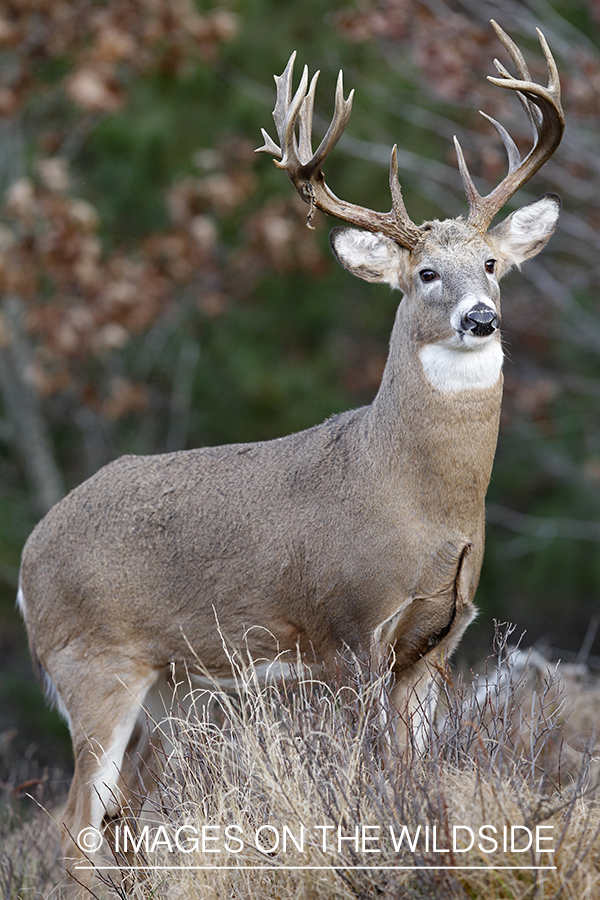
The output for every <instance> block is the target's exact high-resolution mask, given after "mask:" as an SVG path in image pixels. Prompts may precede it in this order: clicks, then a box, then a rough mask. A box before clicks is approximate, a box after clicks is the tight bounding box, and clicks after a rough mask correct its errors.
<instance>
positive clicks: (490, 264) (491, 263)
mask: <svg viewBox="0 0 600 900" xmlns="http://www.w3.org/2000/svg"><path fill="white" fill-rule="evenodd" d="M495 268H496V260H495V259H486V261H485V271H486V272H489V273H490V275H492V274H493V272H494V269H495Z"/></svg>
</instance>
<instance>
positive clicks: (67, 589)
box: [18, 22, 564, 871]
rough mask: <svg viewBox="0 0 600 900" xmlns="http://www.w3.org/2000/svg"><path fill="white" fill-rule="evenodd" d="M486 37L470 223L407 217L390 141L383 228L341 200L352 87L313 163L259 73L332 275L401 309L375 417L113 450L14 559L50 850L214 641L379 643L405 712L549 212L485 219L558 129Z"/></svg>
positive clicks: (439, 654)
mask: <svg viewBox="0 0 600 900" xmlns="http://www.w3.org/2000/svg"><path fill="white" fill-rule="evenodd" d="M492 24H493V27H494V29H495V31H496V34H497V36H498V38H499V40H500V42H501V43H502V44H503V46H504V47H505V49H506V51H507V53H508V55H509V56H510V58H511V60H512V63H513V65H514V67H515V69H516V76H513V75H511V74H510V72H509V71H508V69H506V68H505V66H504V65H503V64H501V63H500V62H498V61H497V60H495V66H496V69H497V75H496V76H495V77H489V80H490V81H491V82H492V84H494V85H496V86H498V87H500V88H503V89H505V90H509V91H512V92H514V93H515V94H516V96H517V97H518V99H519V100H520V102H521V104H522V106H523V107H524V110H525V113H526V114H527V116H528V118H529V121H530V123H531V126H532V129H533V143H532V147H531V149H530V151H529V152H528V154H527V155H526V156H525V157H524V158H522V157H521V154H520V152H519V150H518V148H517V146H516V144H515V142H514V141H513V139H512V138H511V137H510V135H509V134H508V132H507V131H506V129H505V128H504V127H503V126H502V125H501V124H500V123H499V122H497V121H496V120H495V119H493V118H491V117H490V116H488V115H487V114H485V113H483V115H484V116H485V118H486V119H488V120H489V122H490V123H491V124H492V125H493V126H494V128H495V129H496V131H497V133H498V135H499V136H500V139H501V140H502V142H503V144H504V147H505V148H506V153H507V156H508V172H507V174H506V176H505V177H504V178H503V179H502V181H501V182H500V183H499V184H498V185H497V186H496V187H494V188H493V190H491V192H490V193H489V194H487V195H486V196H482V195H480V193H479V192H478V190H477V188H476V187H475V184H474V182H473V179H472V177H471V175H470V173H469V170H468V168H467V164H466V162H465V158H464V154H463V152H462V150H461V147H460V144H459V143H458V141H457V140H456V139H455V145H456V153H457V159H458V168H459V172H460V176H461V178H462V183H463V185H464V190H465V193H466V197H467V201H468V206H469V212H468V216H467V217H466V218H463V217H462V216H459V217H458V218H454V219H445V220H437V219H434V220H432V221H428V222H424V223H423V224H421V225H416V224H415V223H414V222H413V221H411V219H410V218H409V215H408V212H407V210H406V206H405V203H404V200H403V197H402V190H401V186H400V182H399V180H398V165H397V149H396V146H394V148H393V150H392V154H391V163H390V176H389V185H390V192H391V198H392V209H391V211H390V212H389V213H385V214H384V213H380V212H377V211H373V210H371V209H367V208H364V207H361V206H358V205H355V204H353V203H350V202H347V201H345V200H340V199H339V198H338V197H337V196H336V195H335V194H334V193H333V192H332V191H331V190H330V188H329V187H328V186H327V184H326V182H325V177H324V175H323V170H322V167H323V164H324V162H325V160H326V159H327V158H328V157H329V155H330V153H331V151H332V150H333V148H334V147H335V145H336V143H337V142H338V140H339V139H340V137H341V136H342V133H343V132H344V129H345V128H346V125H347V122H348V119H349V117H350V111H351V107H352V99H353V92H351V93H350V94H349V96H348V98H347V99H345V98H344V87H343V76H342V72H340V74H339V77H338V81H337V87H336V92H335V108H334V113H333V117H332V120H331V124H330V125H329V127H328V129H327V132H326V134H325V136H324V137H323V139H322V141H321V142H320V144H319V146H318V148H317V150H316V151H314V152H313V142H312V119H313V106H314V98H315V90H316V84H317V78H318V75H319V73H318V72H317V74H316V75H314V77H313V78H312V80H311V83H310V86H309V85H308V69H307V68H306V67H305V68H304V71H303V74H302V77H301V81H300V84H299V87H298V88H297V90H296V91H295V92H294V91H293V68H294V60H295V53H294V54H292V56H291V58H290V60H289V62H288V64H287V66H286V68H285V71H284V72H283V74H282V75H280V76H275V82H276V104H275V109H274V112H273V118H274V122H275V127H276V130H277V135H278V138H279V143H276V142H275V141H274V140H273V139H272V138H271V137H270V136H269V135H268V134H267V132H266V131H264V129H263V137H264V145H263V146H262V147H260V148H259V150H260V151H261V152H266V153H267V154H270V155H271V156H273V157H274V162H275V165H276V166H277V167H278V168H280V169H283V170H284V171H285V172H287V174H288V176H289V178H290V179H291V181H292V183H293V185H294V187H295V188H296V190H297V192H298V193H299V195H300V196H301V197H302V199H303V200H305V201H306V203H307V204H308V205H309V213H308V224H309V225H311V224H312V219H313V216H314V213H315V211H316V210H321V211H322V212H323V213H325V214H326V215H329V216H333V217H335V218H337V219H338V220H341V221H342V222H343V223H345V224H343V225H339V226H337V227H335V228H334V229H333V231H332V232H331V236H330V242H331V247H332V249H333V253H334V255H335V257H336V259H337V260H338V262H339V263H340V264H341V265H342V266H343V267H344V268H345V269H347V270H348V272H350V273H351V274H352V275H355V276H357V277H358V278H361V279H364V280H366V281H367V282H380V283H386V284H387V285H389V286H390V287H391V288H392V289H393V290H399V291H400V292H401V294H402V297H401V302H400V303H399V305H398V309H397V313H396V317H395V321H394V325H393V330H392V334H391V339H390V345H389V355H388V358H387V362H386V365H385V370H384V372H383V376H382V380H381V385H380V387H379V390H378V391H377V394H376V396H375V398H374V399H373V401H372V403H371V404H370V405H366V406H363V407H361V408H359V409H354V410H351V411H348V412H343V413H341V414H339V415H334V416H332V417H331V418H329V419H327V420H326V421H325V422H323V423H322V424H318V425H316V426H314V427H312V428H309V429H308V430H305V431H301V432H299V433H295V434H291V435H288V436H286V437H280V438H277V439H274V440H267V441H259V442H256V443H246V444H231V445H227V446H221V447H205V448H200V449H192V450H185V451H179V452H173V453H167V454H160V455H154V456H123V457H121V458H119V459H117V460H116V461H113V462H111V463H109V464H108V465H106V466H105V467H103V468H102V469H100V470H99V471H98V472H97V473H96V474H95V475H93V476H92V477H91V478H89V479H88V480H87V481H85V482H84V483H83V484H81V485H80V486H79V487H77V488H75V489H74V490H73V491H71V493H69V494H68V495H67V496H66V497H65V498H64V499H62V500H61V501H60V502H59V503H58V504H57V505H56V506H55V507H53V508H52V509H51V510H50V512H49V513H48V514H47V515H46V516H45V518H44V519H43V520H42V521H41V522H40V523H39V524H38V525H37V527H36V528H35V530H34V531H33V532H32V534H31V535H30V537H29V539H28V541H27V543H26V545H25V548H24V551H23V556H22V563H21V570H20V586H19V594H18V603H19V606H20V609H21V612H22V615H23V618H24V620H25V624H26V627H27V631H28V637H29V644H30V649H31V654H32V658H33V661H34V663H35V667H36V669H37V672H38V673H39V676H40V678H41V680H42V683H43V685H44V687H45V689H46V693H47V695H48V697H49V699H50V700H51V701H52V702H53V703H54V704H55V705H56V706H57V707H58V710H59V711H60V712H61V713H62V715H63V716H64V718H65V719H66V720H67V722H68V724H69V728H70V732H71V737H72V743H73V754H74V760H75V767H74V775H73V780H72V784H71V788H70V792H69V796H68V800H67V804H66V809H65V812H64V815H63V817H62V821H63V844H62V852H63V854H64V857H65V859H66V860H70V863H71V865H73V866H74V867H76V865H77V864H78V863H81V862H82V861H83V859H84V855H85V852H84V851H85V848H82V847H80V846H79V845H78V842H77V838H78V835H80V834H81V833H82V832H83V831H84V830H85V829H87V828H89V827H92V828H96V829H100V828H101V826H102V823H103V822H104V821H105V820H108V819H110V818H111V817H116V816H118V815H119V813H120V799H119V798H120V797H122V796H123V791H124V790H125V788H126V786H127V785H126V783H125V782H126V777H125V768H126V767H125V761H126V760H127V759H128V758H129V756H130V754H132V753H133V749H134V741H137V740H138V737H139V733H138V732H139V722H140V715H141V711H142V712H143V708H144V705H145V704H148V703H149V702H150V697H151V696H152V691H153V690H155V689H156V685H157V684H159V683H160V677H161V675H164V673H165V671H167V670H168V669H169V667H170V666H172V665H189V666H190V667H192V668H193V667H194V665H195V664H196V662H197V660H199V661H200V662H201V664H202V667H203V669H204V671H206V672H208V673H210V675H211V676H212V677H214V678H215V679H217V680H219V679H227V678H230V677H231V659H230V657H229V655H228V653H227V652H225V649H224V642H223V640H222V635H226V637H227V640H228V641H229V642H230V644H231V646H232V647H245V648H246V651H247V652H248V654H249V655H251V656H252V658H253V659H265V660H270V659H273V658H274V654H275V653H276V654H286V653H288V654H292V655H293V654H298V653H299V654H303V655H305V656H307V657H309V656H310V657H311V658H312V659H314V660H317V661H318V663H319V664H320V665H323V666H324V667H325V668H326V670H329V668H331V667H334V666H335V660H336V658H337V655H338V654H340V653H342V654H343V653H350V654H357V655H360V654H366V655H367V658H375V657H377V655H378V654H381V653H382V652H384V653H385V652H388V651H389V652H392V654H393V655H392V660H393V662H392V667H393V668H392V677H393V684H392V688H391V693H390V707H391V709H392V710H396V711H399V712H400V711H402V710H404V712H405V713H406V716H408V718H409V719H410V715H411V714H413V713H414V712H415V710H416V708H417V706H418V704H419V703H422V702H423V700H424V698H425V697H426V696H427V692H428V691H429V690H430V689H431V683H432V678H433V675H432V672H434V671H435V669H436V666H439V665H440V663H441V662H442V661H443V660H444V659H446V658H447V657H448V656H449V654H451V653H452V652H453V650H454V649H455V648H456V646H457V645H458V643H459V641H460V639H461V637H462V635H463V633H464V631H465V629H466V628H467V626H468V624H469V623H470V622H471V621H472V619H473V617H474V615H475V612H476V608H475V605H474V596H475V591H476V588H477V584H478V580H479V575H480V569H481V565H482V559H483V552H484V531H485V496H486V491H487V488H488V483H489V480H490V476H491V472H492V464H493V460H494V455H495V450H496V443H497V438H498V430H499V418H500V407H501V399H502V386H503V375H502V364H503V350H502V343H501V336H500V289H499V281H500V279H501V277H502V276H503V275H504V274H505V273H506V272H507V271H508V270H509V269H511V267H514V266H520V265H521V264H522V263H523V262H524V261H525V260H528V259H530V258H531V257H533V256H535V255H536V254H538V253H539V252H540V251H541V250H542V248H543V247H544V246H545V245H546V243H547V242H548V240H549V239H550V237H551V235H552V233H553V232H554V230H555V228H556V224H557V221H558V216H559V211H560V200H559V198H558V197H557V195H555V194H553V193H546V194H544V195H542V196H541V197H540V198H539V199H537V200H535V201H534V202H530V203H528V204H527V205H525V206H522V207H520V208H518V209H516V210H515V211H513V212H511V213H510V215H508V216H507V217H506V218H505V219H504V220H503V221H501V222H500V223H499V224H496V225H495V226H494V227H490V226H491V223H492V220H493V219H494V218H495V216H496V215H497V214H498V213H499V212H500V210H501V209H502V208H503V207H504V206H505V204H506V203H507V202H508V201H509V199H510V198H511V197H512V196H513V195H514V194H515V193H516V191H517V190H518V189H519V188H520V187H521V186H522V185H524V184H525V183H526V182H527V181H528V180H529V179H530V178H531V177H532V176H533V175H534V174H535V173H536V172H537V171H538V170H539V169H540V167H541V166H543V165H544V163H545V162H546V161H547V160H548V159H549V158H550V157H551V156H552V154H553V153H554V152H555V150H556V148H557V147H558V145H559V143H560V140H561V137H562V133H563V129H564V115H563V111H562V107H561V98H560V82H559V76H558V72H557V67H556V64H555V61H554V58H553V56H552V53H551V52H550V49H549V47H548V44H547V42H546V40H545V38H544V36H543V34H542V33H541V32H540V31H539V30H538V36H539V41H540V45H541V49H542V51H543V54H544V57H545V60H546V65H547V69H548V85H547V86H544V85H540V84H537V83H536V82H534V81H533V80H532V78H531V75H530V73H529V70H528V67H527V64H526V61H525V59H524V57H523V55H522V53H521V51H520V50H519V48H518V47H517V45H516V44H515V43H514V42H513V41H512V39H511V38H510V37H509V36H508V35H507V34H506V33H505V32H504V31H503V30H502V29H501V28H500V27H499V26H498V25H497V24H496V23H495V22H492ZM406 716H404V718H406ZM400 718H403V717H402V716H400V715H399V714H398V719H400ZM399 727H400V726H399ZM72 871H74V869H73V870H72Z"/></svg>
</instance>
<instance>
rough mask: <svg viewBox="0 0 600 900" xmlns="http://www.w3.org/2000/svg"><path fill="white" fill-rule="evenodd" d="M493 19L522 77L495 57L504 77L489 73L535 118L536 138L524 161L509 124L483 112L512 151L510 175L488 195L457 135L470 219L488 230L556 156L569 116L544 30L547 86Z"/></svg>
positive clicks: (506, 146) (480, 229)
mask: <svg viewBox="0 0 600 900" xmlns="http://www.w3.org/2000/svg"><path fill="white" fill-rule="evenodd" d="M491 22H492V26H493V28H494V31H495V32H496V34H497V35H498V38H499V39H500V41H501V42H502V43H503V44H504V46H505V47H506V49H507V51H508V53H509V55H510V57H511V59H512V61H513V62H514V64H515V68H516V69H517V72H518V74H519V76H520V78H519V79H517V78H513V77H512V76H511V75H510V73H509V72H508V71H507V70H506V69H505V68H504V66H503V65H502V63H500V62H499V61H498V60H497V59H495V60H494V65H495V66H496V69H497V70H498V73H499V74H500V76H501V77H500V78H492V77H491V76H489V75H488V81H491V82H492V84H496V85H498V86H499V87H503V88H507V89H508V90H511V91H516V93H517V97H518V98H519V100H520V101H521V103H522V104H523V107H524V109H525V112H526V113H527V116H528V118H529V121H530V122H531V127H532V129H533V136H534V143H533V147H532V148H531V150H530V151H529V153H528V154H527V156H526V157H525V159H524V160H521V155H520V153H519V151H518V149H517V146H516V144H515V142H514V141H513V139H512V138H511V136H510V135H509V134H508V132H507V131H506V129H505V128H504V127H503V126H502V125H501V124H500V123H499V122H497V121H496V120H495V119H492V117H491V116H488V115H486V114H485V113H481V115H482V116H484V118H486V119H487V120H488V121H489V122H491V123H492V125H493V126H494V128H495V129H496V131H497V132H498V134H499V135H500V137H501V139H502V143H503V144H504V146H505V148H506V152H507V155H508V174H507V175H506V177H505V178H504V179H503V180H502V181H501V182H500V184H499V185H498V186H497V187H495V188H494V190H493V191H491V192H490V193H489V194H488V195H487V196H486V197H482V196H481V195H480V194H479V193H478V191H477V189H476V187H475V185H474V184H473V179H472V178H471V175H470V174H469V170H468V168H467V165H466V163H465V158H464V156H463V152H462V149H461V147H460V144H459V143H458V141H457V139H456V138H454V143H455V145H456V155H457V157H458V168H459V171H460V175H461V178H462V181H463V185H464V188H465V193H466V195H467V200H468V202H469V218H468V219H467V222H468V224H469V225H472V226H473V227H474V228H477V229H478V230H479V231H481V232H485V231H487V229H488V228H489V225H490V222H491V221H492V219H493V218H494V216H495V215H496V213H498V212H499V210H500V209H502V207H503V206H504V204H505V203H506V202H507V201H508V200H510V198H511V197H512V196H513V194H515V193H516V192H517V191H518V189H519V188H520V187H522V185H524V184H525V182H526V181H528V180H529V179H530V178H531V176H532V175H534V174H535V173H536V172H537V171H538V169H540V168H541V167H542V166H543V165H544V163H545V162H546V160H548V159H549V158H550V157H551V156H552V154H553V153H554V151H555V150H556V148H557V147H558V145H559V144H560V141H561V138H562V135H563V131H564V129H565V116H564V113H563V110H562V106H561V104H560V80H559V77H558V70H557V68H556V63H555V62H554V57H553V56H552V53H551V52H550V49H549V47H548V44H547V42H546V38H545V37H544V35H543V34H542V32H541V31H540V30H539V28H536V31H537V34H538V38H539V41H540V44H541V47H542V50H543V53H544V56H545V57H546V65H547V66H548V87H543V86H542V85H539V84H536V83H535V82H534V81H532V80H531V75H530V74H529V69H528V68H527V63H526V62H525V59H524V57H523V54H522V53H521V51H520V50H519V48H518V47H517V45H516V44H515V43H514V41H512V40H511V39H510V38H509V36H508V35H507V34H506V32H505V31H503V30H502V28H500V26H499V25H498V24H497V22H495V21H494V20H493V19H492V20H491Z"/></svg>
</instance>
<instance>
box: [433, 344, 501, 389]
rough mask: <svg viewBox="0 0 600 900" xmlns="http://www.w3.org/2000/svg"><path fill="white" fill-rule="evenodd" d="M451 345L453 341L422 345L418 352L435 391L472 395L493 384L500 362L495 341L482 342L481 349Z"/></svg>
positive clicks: (499, 348) (499, 350) (497, 345)
mask: <svg viewBox="0 0 600 900" xmlns="http://www.w3.org/2000/svg"><path fill="white" fill-rule="evenodd" d="M476 340H480V341H481V340H482V339H481V338H478V339H476ZM483 340H485V339H483ZM452 344H453V342H452V341H448V342H447V341H441V342H440V343H439V344H425V346H424V347H422V348H421V350H420V351H419V356H420V358H421V365H422V366H423V371H424V372H425V377H426V378H427V380H428V382H429V383H430V384H431V385H432V386H433V387H434V388H437V390H438V391H447V392H453V391H473V390H483V389H484V388H490V387H493V386H494V385H495V384H496V382H497V381H498V379H499V378H500V372H501V370H502V360H503V353H502V345H501V343H500V341H499V340H498V339H492V340H489V341H485V343H483V346H481V347H473V346H472V345H471V346H470V347H469V348H468V349H467V348H465V347H463V346H460V347H456V346H452Z"/></svg>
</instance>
